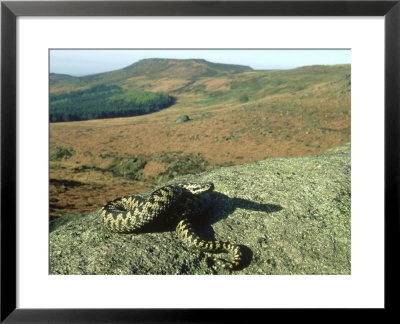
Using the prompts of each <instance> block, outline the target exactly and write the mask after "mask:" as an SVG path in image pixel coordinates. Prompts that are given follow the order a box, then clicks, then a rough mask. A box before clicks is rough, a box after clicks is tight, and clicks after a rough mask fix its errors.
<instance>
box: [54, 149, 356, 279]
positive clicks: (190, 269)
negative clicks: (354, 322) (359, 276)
mask: <svg viewBox="0 0 400 324" xmlns="http://www.w3.org/2000/svg"><path fill="white" fill-rule="evenodd" d="M350 180H351V167H350V144H349V143H347V144H345V145H343V146H341V147H338V148H336V149H335V150H330V151H329V152H327V153H325V154H322V155H314V156H308V157H302V158H290V159H285V158H278V159H266V160H263V161H259V162H255V163H252V164H244V165H239V166H232V167H224V168H220V169H215V170H210V171H206V172H203V173H200V174H193V175H187V176H184V177H179V178H177V179H176V181H194V182H205V181H212V182H214V184H215V190H214V192H213V193H211V194H212V198H213V201H214V204H213V206H212V207H211V209H210V210H209V211H208V212H206V213H205V214H204V215H203V217H202V218H201V222H199V223H196V224H197V225H196V229H197V231H198V233H199V234H200V235H201V236H202V237H203V238H206V239H218V240H230V241H231V242H235V243H237V244H240V245H242V246H243V251H244V262H243V264H242V269H241V270H239V271H236V272H233V274H257V275H261V274H263V275H267V274H271V275H284V274H297V275H300V274H309V275H311V274H336V275H341V274H345V275H349V274H351V235H350V230H351V228H350V225H351V215H350V207H351V194H350V190H351V183H350ZM96 209H97V208H95V207H93V209H92V211H91V212H90V213H88V214H80V215H66V216H64V217H62V218H59V219H56V220H54V221H53V222H51V224H50V269H49V272H50V274H64V275H70V274H226V273H227V272H226V271H224V270H222V269H219V268H214V267H212V266H210V265H209V264H208V263H207V262H206V260H207V257H209V256H210V255H209V254H208V253H201V252H198V251H195V250H187V249H186V248H185V246H184V244H183V243H181V242H180V241H179V239H178V238H177V236H176V234H175V232H174V231H173V230H171V229H168V230H165V231H159V230H157V231H150V232H148V233H142V234H138V235H132V234H116V233H111V232H108V231H107V230H104V229H103V227H102V226H101V224H100V215H99V211H98V210H96Z"/></svg>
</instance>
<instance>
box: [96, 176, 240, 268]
mask: <svg viewBox="0 0 400 324" xmlns="http://www.w3.org/2000/svg"><path fill="white" fill-rule="evenodd" d="M212 190H214V184H213V183H212V182H205V183H179V184H171V185H166V186H163V187H161V188H159V189H156V190H155V191H153V192H152V193H151V194H150V196H149V197H148V198H147V199H145V198H144V197H143V196H141V195H131V196H125V197H122V198H118V199H115V200H113V201H110V202H108V203H107V204H106V205H105V206H104V207H103V208H102V209H101V216H102V220H103V225H104V226H105V227H106V228H107V229H109V230H111V231H113V232H117V233H134V232H137V231H139V230H141V229H143V228H144V227H145V226H146V225H149V224H152V223H155V222H157V221H164V222H168V223H171V224H176V232H177V234H178V237H179V238H180V239H181V240H182V241H183V242H184V243H185V244H187V245H188V246H189V247H190V248H194V249H197V250H199V251H204V252H211V253H222V252H228V253H230V254H232V261H226V260H224V259H221V258H213V260H214V262H216V263H217V264H218V265H220V266H221V267H223V268H227V269H231V270H236V269H238V268H239V266H240V263H241V261H242V251H241V249H240V246H239V245H236V244H232V243H230V242H225V241H205V240H203V239H201V238H200V237H199V236H198V235H197V234H196V233H195V231H194V229H193V226H192V222H191V220H192V219H193V218H194V217H196V216H198V215H200V214H202V213H204V212H205V211H206V210H207V209H208V208H209V207H210V202H209V199H208V195H207V193H208V192H210V191H212Z"/></svg>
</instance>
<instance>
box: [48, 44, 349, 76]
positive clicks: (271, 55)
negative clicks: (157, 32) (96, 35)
mask: <svg viewBox="0 0 400 324" xmlns="http://www.w3.org/2000/svg"><path fill="white" fill-rule="evenodd" d="M145 58H171V59H205V60H207V61H210V62H214V63H226V64H239V65H246V66H250V67H251V68H253V69H255V70H271V69H291V68H295V67H299V66H306V65H332V64H350V63H351V51H350V50H349V49H339V50H337V49H335V50H331V49H324V50H320V49H318V50H314V49H307V50H298V49H293V50H280V49H279V50H278V49H276V50H258V49H250V50H235V49H229V50H208V49H202V50H165V49H163V50H130V49H120V50H116V49H112V50H111V49H110V50H108V49H105V50H97V49H89V50H81V49H79V50H78V49H72V50H64V49H63V50H61V49H52V50H50V72H51V73H61V74H69V75H73V76H83V75H89V74H95V73H101V72H107V71H112V70H117V69H122V68H124V67H126V66H128V65H130V64H133V63H135V62H137V61H139V60H141V59H145Z"/></svg>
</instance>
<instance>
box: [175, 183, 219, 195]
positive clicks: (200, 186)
mask: <svg viewBox="0 0 400 324" xmlns="http://www.w3.org/2000/svg"><path fill="white" fill-rule="evenodd" d="M179 186H181V187H182V188H184V189H186V190H189V191H190V192H191V193H192V194H194V195H201V194H203V193H206V192H209V191H212V190H214V184H213V183H212V182H202V183H180V184H179Z"/></svg>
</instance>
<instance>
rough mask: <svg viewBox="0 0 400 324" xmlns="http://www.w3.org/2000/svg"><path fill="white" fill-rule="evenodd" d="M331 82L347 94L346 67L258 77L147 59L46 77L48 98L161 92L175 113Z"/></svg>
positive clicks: (233, 69)
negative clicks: (96, 90) (108, 89)
mask: <svg viewBox="0 0 400 324" xmlns="http://www.w3.org/2000/svg"><path fill="white" fill-rule="evenodd" d="M331 82H341V83H342V88H343V90H342V91H344V92H350V65H332V66H323V65H315V66H306V67H301V68H296V69H290V70H267V71H260V70H253V69H251V68H250V67H248V66H242V65H232V64H220V63H212V62H208V61H206V60H203V59H185V60H180V59H160V58H152V59H144V60H141V61H138V62H135V63H133V64H131V65H129V66H127V67H125V68H123V69H120V70H115V71H111V72H105V73H98V74H93V75H88V76H83V77H73V76H70V75H64V74H50V94H52V95H56V94H61V93H70V92H72V91H77V90H79V91H81V90H88V89H91V88H93V87H96V86H98V85H105V86H118V87H120V88H121V89H124V90H129V91H146V92H153V93H158V92H162V93H164V94H166V95H168V96H171V97H173V98H175V99H176V100H175V101H174V103H176V104H177V105H178V107H188V106H189V107H206V106H212V105H216V104H218V105H221V104H222V105H230V106H231V105H232V104H238V103H246V102H253V101H259V100H263V99H264V98H267V97H270V96H272V95H283V94H294V93H296V92H298V91H303V90H306V89H308V88H310V89H312V87H315V86H320V85H321V84H323V83H331ZM127 104H129V102H128V103H127ZM164 107H165V105H164Z"/></svg>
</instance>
